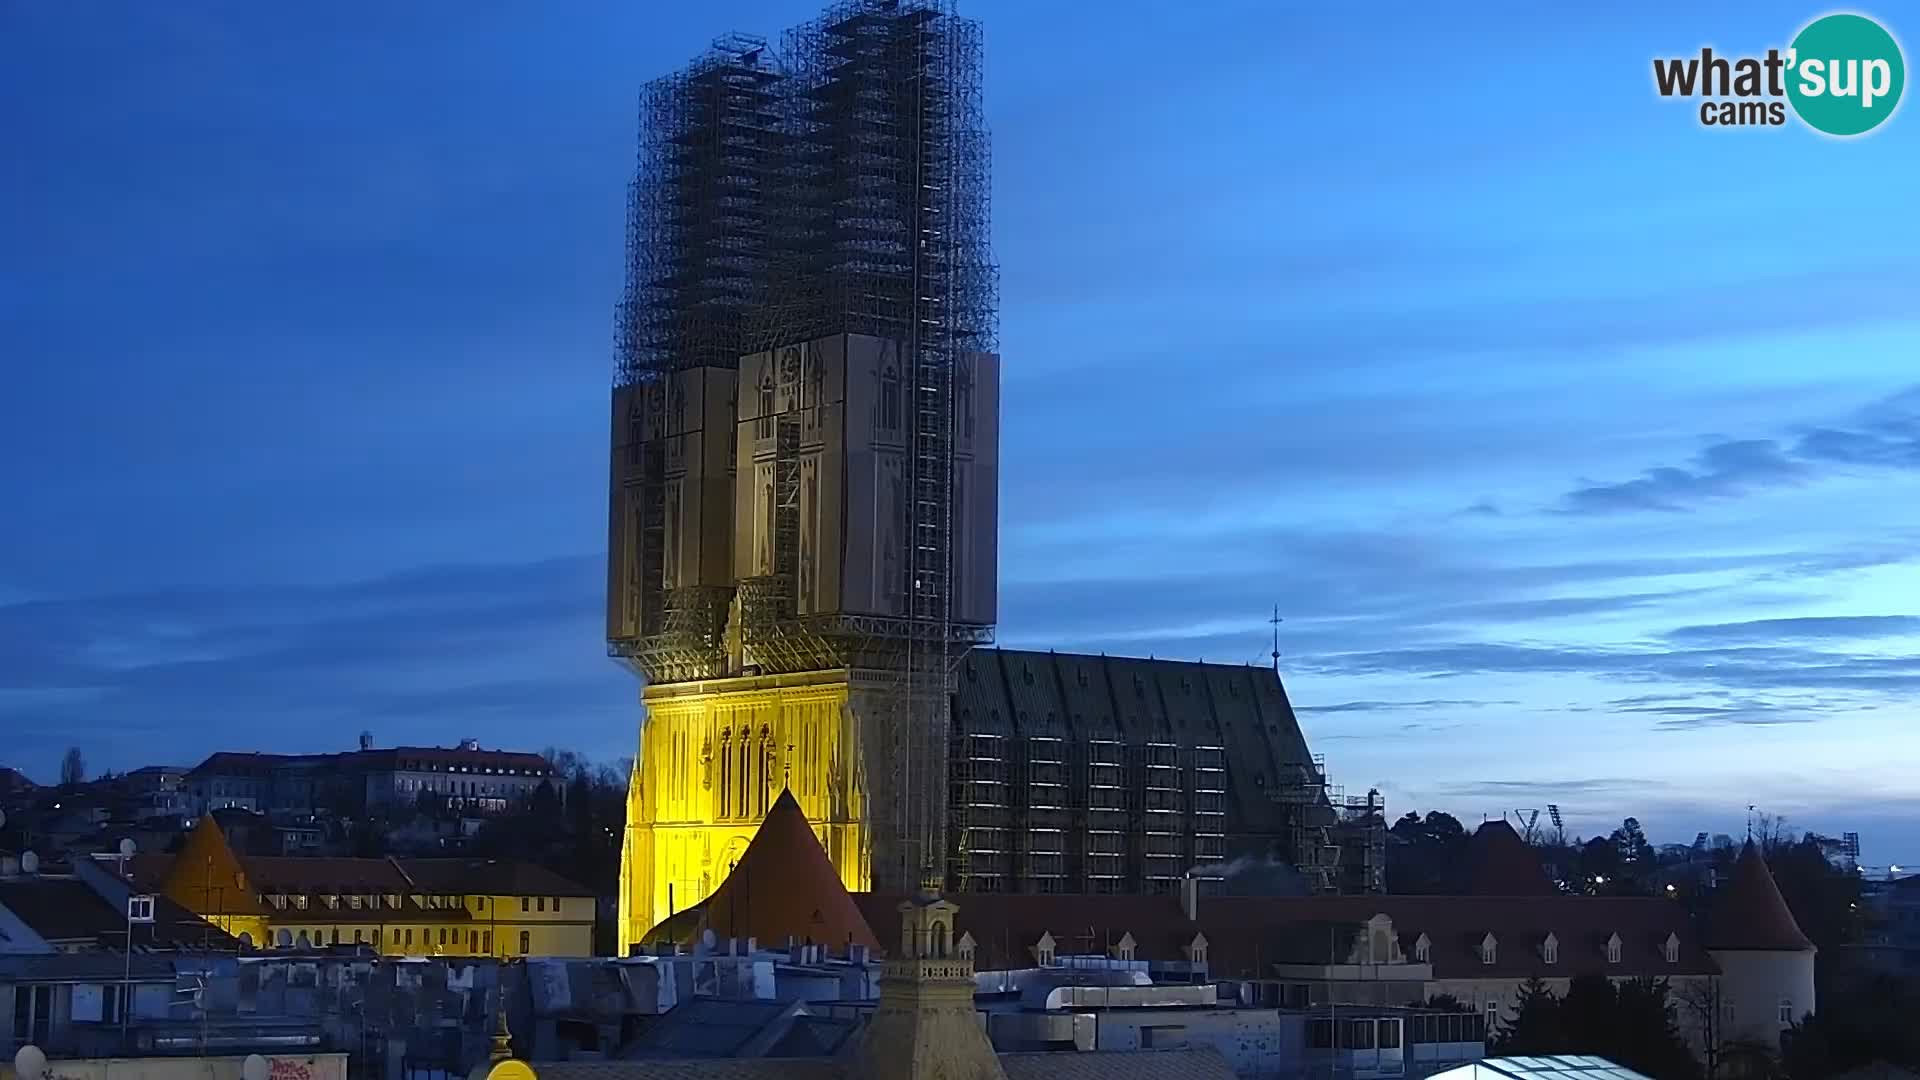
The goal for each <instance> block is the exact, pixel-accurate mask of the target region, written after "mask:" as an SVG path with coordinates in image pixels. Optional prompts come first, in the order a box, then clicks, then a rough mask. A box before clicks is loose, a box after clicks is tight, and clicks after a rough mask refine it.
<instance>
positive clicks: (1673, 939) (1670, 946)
mask: <svg viewBox="0 0 1920 1080" xmlns="http://www.w3.org/2000/svg"><path fill="white" fill-rule="evenodd" d="M1666 954H1667V963H1669V964H1677V963H1679V962H1680V938H1679V937H1678V936H1677V935H1674V934H1668V935H1667V947H1666Z"/></svg>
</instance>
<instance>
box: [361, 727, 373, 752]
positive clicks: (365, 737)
mask: <svg viewBox="0 0 1920 1080" xmlns="http://www.w3.org/2000/svg"><path fill="white" fill-rule="evenodd" d="M360 749H362V750H371V749H373V732H371V731H363V732H361V733H360Z"/></svg>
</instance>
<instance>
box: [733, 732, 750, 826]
mask: <svg viewBox="0 0 1920 1080" xmlns="http://www.w3.org/2000/svg"><path fill="white" fill-rule="evenodd" d="M752 742H753V737H752V735H751V734H750V733H749V732H748V731H747V730H746V729H744V728H743V729H741V731H740V746H739V751H738V753H739V755H740V760H739V762H738V763H737V764H736V765H735V766H734V771H735V773H736V774H737V775H738V776H739V777H740V782H739V783H738V784H736V785H734V786H735V788H736V789H738V794H737V796H736V802H735V805H736V806H737V807H738V809H736V810H735V811H734V813H735V814H737V815H738V816H740V817H746V816H747V788H748V785H749V784H751V783H752V778H751V777H752V774H750V773H749V772H748V771H747V769H748V766H749V765H750V763H751V762H752V761H753V758H752V756H751V754H752V746H751V744H752Z"/></svg>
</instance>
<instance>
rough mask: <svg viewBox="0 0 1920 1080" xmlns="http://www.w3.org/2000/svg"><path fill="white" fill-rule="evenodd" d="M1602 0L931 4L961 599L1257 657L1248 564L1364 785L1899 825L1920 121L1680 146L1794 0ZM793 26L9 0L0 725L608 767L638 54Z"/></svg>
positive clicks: (715, 17) (1779, 33)
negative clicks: (984, 468) (982, 459)
mask: <svg viewBox="0 0 1920 1080" xmlns="http://www.w3.org/2000/svg"><path fill="white" fill-rule="evenodd" d="M1603 7H1604V12H1603V11H1602V9H1601V7H1595V8H1594V9H1593V10H1591V11H1588V10H1585V9H1581V10H1578V11H1576V10H1574V9H1573V8H1572V7H1570V6H1566V5H1547V6H1542V5H1539V4H1525V5H1519V4H1516V5H1512V6H1507V7H1499V8H1496V7H1491V6H1484V5H1477V4H1476V5H1447V6H1446V9H1445V11H1444V12H1442V11H1441V10H1438V9H1436V8H1434V7H1433V6H1432V5H1413V4H1404V5H1385V6H1381V7H1378V8H1375V9H1374V10H1372V11H1371V12H1369V13H1366V14H1364V15H1362V14H1356V13H1355V12H1354V10H1353V9H1352V8H1351V7H1350V6H1349V5H1318V6H1312V7H1309V6H1306V5H1299V4H1287V3H1278V4H1276V3H1271V2H1266V3H1247V4H1233V5H1231V6H1229V5H1222V4H1167V3H1160V2H1155V3H1109V4H1103V5H1100V6H1099V8H1098V10H1099V12H1100V15H1099V17H1098V18H1097V19H1096V18H1092V17H1091V16H1092V14H1093V11H1094V9H1093V8H1092V7H1090V6H1082V5H1074V4H1046V3H1013V2H997V3H987V2H981V3H971V4H967V5H966V9H965V10H966V12H967V13H968V14H971V15H975V16H978V17H980V18H981V19H983V20H984V21H985V23H986V31H987V45H988V64H987V79H988V83H987V105H988V115H989V120H990V122H991V124H992V127H993V132H994V199H995V201H994V235H995V243H996V254H997V256H998V259H999V261H1000V263H1001V265H1002V267H1003V278H1002V286H1003V289H1002V291H1003V296H1004V303H1003V309H1002V319H1001V340H1002V353H1003V355H1004V357H1005V378H1006V385H1005V435H1004V445H1003V448H1002V456H1003V463H1004V469H1003V478H1004V481H1003V482H1004V490H1003V493H1002V499H1003V506H1002V509H1003V520H1002V530H1003V533H1002V562H1001V612H1002V620H1001V629H1000V639H1001V640H1002V641H1003V642H1005V643H1007V644H1010V645H1019V646H1039V647H1057V648H1060V649H1090V650H1107V651H1110V652H1116V653H1153V654H1157V655H1161V656H1179V657H1204V658H1206V659H1209V660H1217V661H1231V662H1235V663H1240V662H1248V661H1253V662H1264V658H1265V654H1266V653H1267V651H1268V647H1269V646H1268V629H1269V628H1268V626H1267V623H1266V618H1267V616H1268V612H1269V609H1270V608H1271V606H1272V605H1275V604H1278V605H1279V606H1280V609H1281V611H1282V614H1283V615H1284V616H1285V618H1286V622H1285V624H1284V626H1283V627H1282V642H1281V648H1282V650H1283V652H1284V653H1285V656H1284V659H1283V664H1284V667H1285V672H1286V677H1287V683H1288V687H1289V689H1290V691H1291V692H1292V694H1293V697H1294V700H1295V701H1296V703H1297V704H1298V706H1299V708H1300V710H1301V711H1300V716H1301V719H1302V722H1303V724H1304V725H1305V727H1306V730H1307V734H1308V737H1309V739H1310V740H1311V742H1312V744H1313V746H1314V748H1315V749H1316V750H1318V751H1322V752H1324V753H1325V754H1326V755H1327V759H1328V763H1329V766H1330V768H1331V770H1332V771H1333V773H1334V779H1335V780H1336V781H1338V782H1341V783H1344V784H1345V785H1346V786H1347V788H1348V789H1349V790H1350V791H1357V790H1362V789H1364V788H1366V787H1368V786H1370V785H1378V786H1380V787H1381V788H1382V790H1383V791H1384V792H1385V794H1386V796H1387V798H1388V800H1389V805H1390V807H1391V809H1392V810H1393V812H1394V813H1395V814H1398V813H1400V812H1402V811H1404V810H1407V809H1419V810H1426V809H1428V808H1430V807H1435V806H1439V807H1444V808H1447V809H1449V810H1451V811H1452V812H1454V813H1456V814H1457V815H1459V816H1460V817H1462V818H1463V819H1465V820H1467V821H1468V822H1469V823H1470V824H1471V823H1475V822H1477V821H1478V820H1479V819H1480V818H1479V816H1480V815H1483V814H1485V815H1493V814H1498V813H1499V812H1501V811H1502V810H1503V809H1506V808H1512V807H1539V806H1544V805H1546V804H1547V803H1549V802H1555V803H1558V804H1560V805H1561V806H1562V807H1564V808H1565V809H1566V811H1567V813H1568V815H1569V817H1570V818H1571V819H1572V820H1571V824H1572V825H1573V826H1575V827H1576V828H1578V829H1580V830H1582V831H1591V830H1594V829H1601V828H1609V827H1611V826H1612V825H1613V824H1617V822H1618V820H1619V818H1620V817H1621V816H1622V815H1625V814H1637V815H1638V816H1639V817H1640V818H1641V819H1642V820H1643V821H1644V822H1645V823H1646V824H1647V826H1648V829H1649V831H1650V832H1651V833H1652V834H1653V835H1654V836H1655V838H1656V839H1659V840H1686V839H1691V837H1692V835H1693V833H1694V832H1696V831H1698V830H1703V829H1704V830H1708V831H1712V832H1727V833H1734V834H1738V833H1739V832H1740V830H1741V826H1742V823H1743V821H1744V818H1745V813H1746V809H1745V808H1746V806H1747V804H1749V803H1755V804H1758V805H1759V806H1760V807H1761V808H1762V809H1764V810H1767V811H1770V812H1773V813H1777V814H1784V815H1786V816H1787V818H1788V819H1789V822H1790V823H1791V824H1794V825H1798V826H1800V827H1803V828H1810V829H1817V830H1821V831H1826V832H1838V831H1840V830H1843V829H1858V830H1859V831H1860V832H1861V833H1862V834H1863V835H1864V837H1865V839H1866V842H1867V845H1868V849H1869V850H1868V852H1867V861H1869V862H1880V863H1884V862H1889V861H1895V860H1897V859H1899V858H1900V857H1901V856H1902V855H1907V856H1910V857H1912V858H1914V859H1916V860H1920V731H1916V724H1917V723H1920V705H1916V704H1915V702H1916V701H1920V215H1916V214H1914V213H1913V206H1912V199H1913V192H1914V190H1915V177H1916V175H1920V115H1914V112H1913V107H1912V105H1911V104H1909V106H1908V107H1907V108H1906V109H1905V110H1904V113H1903V114H1902V115H1898V116H1896V117H1895V118H1894V119H1893V120H1892V121H1891V122H1890V124H1889V126H1887V127H1885V128H1884V129H1882V130H1881V131H1879V132H1877V133H1875V134H1874V135H1872V136H1870V137H1868V138H1865V139H1861V140H1855V141H1852V142H1840V141H1832V140H1827V139H1823V138H1821V137H1819V136H1817V135H1815V134H1813V133H1811V132H1810V131H1808V130H1807V129H1805V128H1804V127H1800V126H1798V125H1797V124H1795V125H1790V126H1789V127H1787V128H1785V129H1745V130H1739V129H1736V130H1707V129H1703V128H1701V127H1700V126H1699V124H1698V123H1697V121H1696V119H1695V115H1694V110H1693V107H1692V106H1690V105H1688V104H1686V103H1684V102H1679V101H1663V100H1659V99H1658V98H1656V97H1655V95H1654V93H1653V90H1652V80H1651V75H1650V60H1651V58H1652V57H1653V56H1654V55H1656V54H1658V55H1672V56H1678V55H1686V54H1688V53H1692V52H1697V50H1698V49H1699V48H1700V46H1701V45H1703V44H1712V45H1714V46H1715V47H1716V48H1718V49H1720V50H1722V51H1725V52H1741V51H1761V50H1764V49H1765V48H1766V47H1768V46H1770V45H1781V46H1784V45H1785V44H1786V42H1787V41H1788V39H1789V38H1790V37H1791V35H1792V33H1793V32H1794V30H1795V29H1797V28H1798V27H1799V26H1800V25H1801V24H1802V23H1804V22H1805V21H1806V20H1807V19H1808V18H1809V17H1811V16H1812V15H1814V14H1816V13H1817V10H1816V9H1815V8H1811V7H1808V6H1805V5H1795V4H1787V5H1772V4H1760V3H1739V4H1723V5H1717V6H1708V5H1684V10H1677V9H1675V8H1674V6H1673V5H1667V4H1647V5H1644V6H1642V7H1639V8H1638V9H1634V8H1631V7H1628V6H1622V5H1604V6H1603ZM1463 8H1464V9H1469V10H1463ZM812 14H813V9H812V7H811V6H810V5H808V4H806V3H772V2H752V3H746V2H735V3H725V4H698V5H695V4H665V3H658V4H654V3H639V4H635V3H616V2H602V3H567V4H533V3H518V4H479V5H476V4H466V3H453V2H435V3H409V4H375V3H367V2H349V3H337V4H326V5H307V6H304V7H300V8H288V7H285V6H282V5H256V4H243V3H220V4H215V3H187V2H180V3H165V4H159V3H153V4H136V3H118V4H107V3H94V4H63V3H30V2H25V0H17V2H5V3H0V366H3V367H4V378H0V463H4V464H3V465H0V470H3V471H0V522H3V523H4V528H0V728H3V729H4V731H5V737H4V738H3V739H0V757H4V759H5V760H6V761H7V762H8V763H11V764H16V765H19V766H21V767H23V768H24V769H26V770H27V771H28V772H29V773H30V774H32V775H34V776H36V777H38V778H39V779H42V780H50V779H52V777H53V775H54V773H55V771H56V767H57V762H58V759H59V757H60V754H61V752H62V750H63V749H64V748H65V747H66V746H68V745H69V744H77V745H79V746H80V747H81V749H82V750H83V751H84V752H85V754H86V757H87V760H88V762H89V763H90V764H91V766H92V767H93V768H95V769H96V770H97V769H101V768H114V769H124V768H129V767H134V766H138V765H142V764H147V763H152V762H157V761H167V762H177V763H181V764H191V763H193V762H195V761H197V760H199V759H200V758H201V757H202V756H203V755H204V754H206V753H207V752H209V751H211V750H214V749H216V748H224V749H262V750H289V751H292V750H326V749H337V748H344V747H347V746H349V745H351V744H352V742H353V739H354V737H355V735H356V734H357V733H358V732H359V731H361V730H362V729H363V728H364V729H369V730H371V731H373V732H374V733H375V735H376V737H377V738H378V739H379V740H380V741H381V742H383V743H390V742H396V741H411V742H424V743H443V744H445V743H451V742H452V741H453V740H455V739H458V738H460V737H462V736H469V735H471V736H474V737H477V738H480V739H481V740H483V741H485V742H486V743H489V744H504V745H510V746H519V747H530V748H537V747H540V746H544V745H549V744H558V745H563V746H570V747H574V748H576V749H579V750H581V751H583V752H586V753H588V754H590V755H594V756H597V757H601V758H606V759H612V758H615V757H619V756H622V755H626V754H630V753H632V750H633V746H634V740H635V725H636V720H637V711H638V710H637V706H636V704H635V698H636V692H635V691H636V685H635V682H634V681H633V679H632V678H631V677H630V676H628V675H626V674H624V673H623V672H622V671H621V670H620V669H618V668H616V667H615V666H614V665H613V664H612V663H611V662H610V661H608V660H606V659H605V658H604V655H603V644H602V641H601V637H602V629H601V622H600V605H601V589H602V575H603V560H604V547H605V540H604V536H605V524H604V523H605V507H604V483H605V449H604V444H605V438H606V430H605V415H606V389H607V385H608V380H609V371H610V364H611V322H612V319H611V314H612V307H613V303H614V299H615V297H616V295H617V294H618V292H619V290H620V286H621V273H622V221H623V215H624V201H625V200H624V187H625V184H626V181H627V179H628V174H629V171H630V170H631V168H632V166H633V160H634V149H633V147H634V134H635V132H634V127H635V98H636V91H637V89H638V87H639V85H640V84H641V82H642V81H643V80H645V79H647V78H649V77H651V76H654V75H657V74H660V73H662V72H664V71H666V70H668V69H670V68H672V67H674V66H676V65H678V64H680V63H682V62H684V61H685V60H686V59H687V58H688V57H690V56H691V55H692V54H694V53H695V52H697V51H698V50H700V49H701V48H703V47H704V46H705V44H706V42H707V41H708V39H709V38H711V37H712V36H714V35H715V34H717V33H719V32H721V31H724V30H728V29H744V30H750V31H754V32H759V33H764V34H769V35H773V34H775V33H777V31H778V30H779V29H780V28H782V27H784V26H787V25H789V24H791V23H794V22H798V21H800V20H802V19H804V18H807V17H810V16H811V15H812ZM1888 14H1890V15H1892V16H1893V17H1894V18H1895V19H1897V18H1898V17H1899V16H1900V15H1901V14H1903V12H1902V11H1892V12H1889V13H1888ZM1893 29H1894V31H1895V32H1896V33H1900V32H1901V31H1902V30H1903V29H1904V30H1905V31H1906V32H1907V34H1908V35H1909V40H1920V21H1917V22H1915V24H1914V26H1912V27H1903V26H1901V25H1900V24H1898V23H1897V22H1895V23H1894V25H1893ZM1909 59H1910V60H1911V59H1913V58H1912V57H1910V58H1909Z"/></svg>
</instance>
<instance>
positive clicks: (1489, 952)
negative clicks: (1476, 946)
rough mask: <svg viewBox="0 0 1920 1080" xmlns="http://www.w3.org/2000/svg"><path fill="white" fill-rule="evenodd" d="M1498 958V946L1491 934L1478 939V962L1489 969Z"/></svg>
mask: <svg viewBox="0 0 1920 1080" xmlns="http://www.w3.org/2000/svg"><path fill="white" fill-rule="evenodd" d="M1499 957H1500V945H1499V943H1498V942H1496V941H1495V940H1494V939H1493V935H1492V934H1488V935H1487V936H1486V937H1484V938H1481V939H1480V962H1481V963H1482V964H1486V965H1487V966H1489V967H1491V966H1492V965H1493V963H1494V961H1496V960H1498V959H1499Z"/></svg>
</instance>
